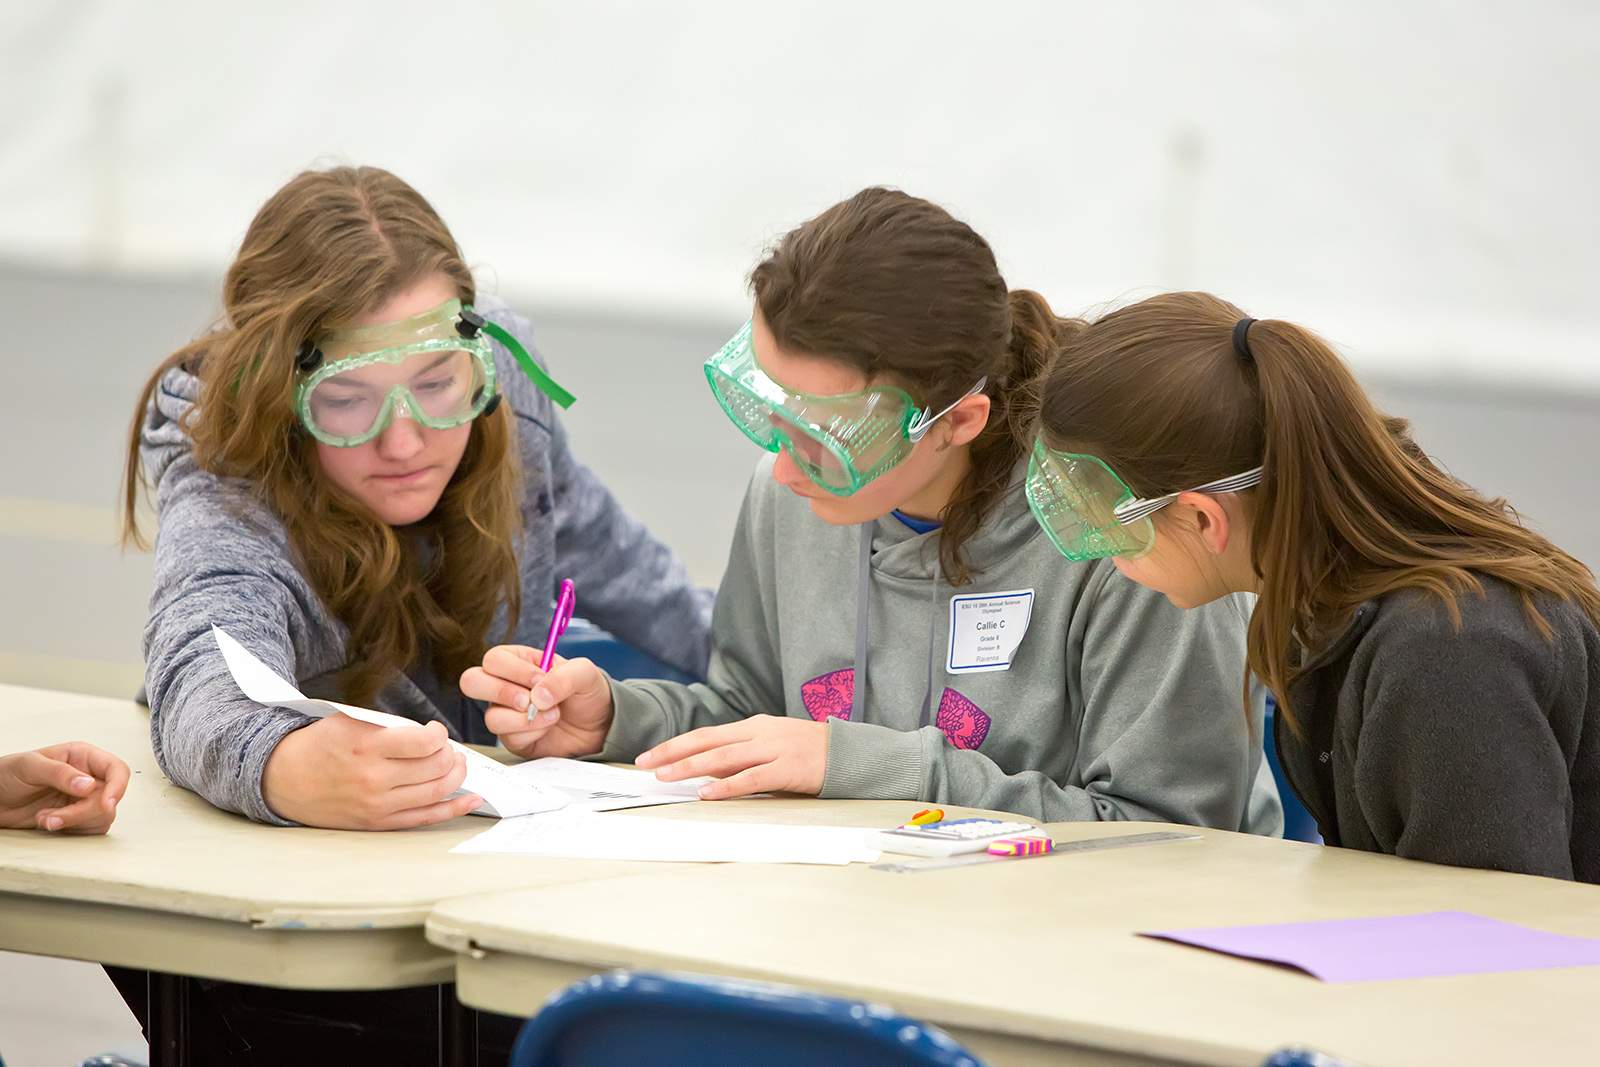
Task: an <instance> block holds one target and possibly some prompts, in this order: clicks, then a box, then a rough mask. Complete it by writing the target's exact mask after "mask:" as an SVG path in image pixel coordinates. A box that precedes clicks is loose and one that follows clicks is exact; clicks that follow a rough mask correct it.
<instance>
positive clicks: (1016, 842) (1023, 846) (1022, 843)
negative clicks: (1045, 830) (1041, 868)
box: [989, 837, 1056, 856]
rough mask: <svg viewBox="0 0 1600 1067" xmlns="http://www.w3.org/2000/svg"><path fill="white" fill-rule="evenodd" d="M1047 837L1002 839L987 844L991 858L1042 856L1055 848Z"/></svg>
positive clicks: (1053, 843)
mask: <svg viewBox="0 0 1600 1067" xmlns="http://www.w3.org/2000/svg"><path fill="white" fill-rule="evenodd" d="M1055 844H1056V843H1055V842H1054V841H1052V840H1050V839H1049V838H1048V837H1002V838H1001V839H1000V840H998V841H991V842H990V843H989V855H991V856H1042V855H1044V854H1045V853H1046V852H1049V851H1050V850H1051V849H1053V848H1055Z"/></svg>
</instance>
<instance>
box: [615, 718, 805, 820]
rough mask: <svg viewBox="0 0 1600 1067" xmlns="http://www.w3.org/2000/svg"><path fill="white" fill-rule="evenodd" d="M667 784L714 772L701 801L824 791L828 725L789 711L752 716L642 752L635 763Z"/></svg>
mask: <svg viewBox="0 0 1600 1067" xmlns="http://www.w3.org/2000/svg"><path fill="white" fill-rule="evenodd" d="M634 762H635V763H637V764H638V765H639V766H640V767H643V768H644V769H646V770H654V771H655V772H656V778H658V779H659V780H661V781H663V782H680V781H682V780H683V779H685V778H697V777H699V776H700V775H703V774H708V775H710V776H711V777H713V778H716V779H718V780H717V781H715V782H707V783H706V784H705V785H703V786H701V787H700V799H701V800H727V799H729V798H730V797H742V796H747V795H748V794H750V793H770V792H780V793H811V794H816V793H820V792H822V779H823V776H824V775H825V774H826V773H827V770H828V724H827V723H825V722H812V721H810V720H809V719H794V718H790V717H788V716H786V715H752V716H750V718H748V719H742V720H740V721H739V722H730V723H723V724H722V725H721V726H703V727H701V728H700V729H698V730H690V731H689V732H688V733H686V734H681V735H679V736H678V737H674V738H673V739H672V740H670V741H666V742H663V743H662V744H659V745H657V746H656V747H655V748H652V749H651V750H650V751H648V752H645V753H642V754H641V755H640V756H639V758H638V759H637V760H635V761H634Z"/></svg>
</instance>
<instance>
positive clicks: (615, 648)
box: [557, 618, 702, 685]
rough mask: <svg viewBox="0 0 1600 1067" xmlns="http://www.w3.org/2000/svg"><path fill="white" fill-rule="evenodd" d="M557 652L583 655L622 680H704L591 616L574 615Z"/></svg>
mask: <svg viewBox="0 0 1600 1067" xmlns="http://www.w3.org/2000/svg"><path fill="white" fill-rule="evenodd" d="M557 651H559V652H560V653H561V655H563V656H565V657H566V658H567V659H576V658H577V657H579V656H582V657H583V658H584V659H590V660H593V661H594V662H595V665H596V666H598V667H599V668H600V669H601V670H603V671H605V672H606V673H607V674H609V675H611V677H613V678H616V679H618V680H621V679H623V678H665V679H667V680H669V681H673V682H683V683H684V684H685V685H687V684H688V683H690V682H698V681H701V680H702V679H700V678H695V677H693V676H691V675H689V674H687V673H685V672H683V671H680V670H679V669H678V668H676V667H672V666H668V665H667V664H665V663H662V662H661V661H660V660H658V659H656V658H655V657H654V656H651V655H648V654H647V653H644V652H640V651H639V650H638V649H636V648H633V647H631V646H629V645H625V644H623V643H622V642H621V641H619V640H617V639H616V638H615V637H612V636H611V635H610V634H608V633H607V632H606V631H604V630H602V629H600V627H598V626H596V625H595V624H594V623H592V622H590V621H589V620H588V619H583V618H574V619H573V620H572V622H570V623H568V624H567V632H566V633H565V634H563V635H562V637H561V644H560V645H559V646H558V648H557Z"/></svg>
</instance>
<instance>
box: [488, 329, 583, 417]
mask: <svg viewBox="0 0 1600 1067" xmlns="http://www.w3.org/2000/svg"><path fill="white" fill-rule="evenodd" d="M461 310H462V319H463V320H464V321H467V322H471V321H472V320H471V319H467V314H468V313H469V312H470V311H471V309H470V308H462V309H461ZM473 317H474V318H476V319H477V320H478V321H477V322H475V323H473V325H475V326H478V327H479V328H480V329H482V330H483V332H484V333H486V334H488V335H489V336H490V337H493V338H494V339H495V340H496V341H499V342H500V343H501V344H502V345H504V346H505V349H506V351H507V352H510V353H511V356H512V358H513V359H515V360H516V361H517V366H519V367H521V368H522V373H523V374H526V375H527V376H528V380H529V381H531V382H532V383H533V384H534V385H536V386H538V387H539V391H540V392H541V393H543V394H544V395H545V396H547V397H549V398H550V399H551V400H552V401H554V402H555V403H557V404H560V405H561V406H562V407H563V408H570V407H571V406H572V402H573V401H574V400H576V399H578V398H577V397H575V396H573V395H572V394H571V393H569V392H567V391H566V390H565V389H563V388H562V387H561V385H560V383H558V382H557V381H556V380H555V379H554V378H552V377H550V375H549V374H547V373H545V369H544V368H543V367H541V366H539V364H537V363H535V362H534V359H533V357H532V356H530V355H529V354H528V350H527V349H526V348H523V347H522V342H521V341H519V340H517V339H516V338H515V337H514V336H512V334H511V331H510V330H507V329H506V328H505V327H504V326H501V325H500V324H499V323H498V322H492V321H490V320H489V319H486V318H483V317H481V316H478V315H476V314H474V316H473Z"/></svg>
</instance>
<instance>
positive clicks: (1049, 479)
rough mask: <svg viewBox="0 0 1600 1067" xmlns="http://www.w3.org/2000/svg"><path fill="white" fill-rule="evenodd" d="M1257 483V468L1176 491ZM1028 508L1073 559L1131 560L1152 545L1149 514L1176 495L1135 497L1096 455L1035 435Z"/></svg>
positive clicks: (1219, 489) (1233, 489)
mask: <svg viewBox="0 0 1600 1067" xmlns="http://www.w3.org/2000/svg"><path fill="white" fill-rule="evenodd" d="M1260 482H1261V468H1260V467H1256V468H1255V469H1254V470H1248V471H1245V472H1244V473H1243V474H1235V475H1232V476H1230V477H1227V478H1219V479H1217V480H1216V481H1214V482H1207V483H1206V484H1205V485H1197V486H1195V487H1194V488H1193V489H1185V490H1182V491H1181V492H1188V493H1234V492H1238V491H1239V490H1241V489H1248V488H1250V487H1251V486H1253V485H1258V484H1260ZM1027 493H1028V506H1029V507H1030V508H1032V509H1033V516H1034V518H1036V519H1038V520H1039V525H1040V526H1042V527H1044V532H1045V533H1046V534H1048V535H1049V536H1050V540H1051V541H1053V542H1054V543H1055V546H1056V548H1058V549H1060V550H1061V554H1062V555H1063V556H1066V557H1067V558H1068V559H1070V560H1073V561H1074V562H1078V563H1082V562H1084V561H1085V560H1091V559H1103V558H1105V557H1107V556H1123V557H1125V558H1129V559H1134V558H1137V557H1139V556H1142V555H1144V554H1145V553H1146V552H1149V551H1150V549H1151V547H1153V546H1154V545H1155V540H1156V531H1155V525H1154V524H1153V523H1152V522H1151V521H1150V516H1151V515H1152V514H1154V513H1155V512H1157V511H1159V510H1161V509H1162V508H1164V507H1166V506H1167V505H1168V504H1170V503H1172V502H1173V501H1174V500H1176V499H1177V498H1178V496H1179V493H1167V494H1166V495H1164V496H1157V497H1148V498H1140V497H1136V496H1134V495H1133V490H1131V489H1129V488H1128V486H1127V484H1126V483H1124V482H1123V480H1122V479H1121V478H1118V477H1117V476H1116V473H1115V472H1113V471H1112V469H1111V468H1110V467H1108V466H1106V464H1105V461H1103V460H1101V459H1100V458H1099V457H1097V456H1089V455H1081V454H1078V453H1075V452H1057V451H1056V450H1054V449H1053V448H1050V447H1049V446H1048V445H1046V444H1045V443H1044V438H1043V437H1040V438H1038V439H1037V440H1035V441H1034V444H1033V456H1032V458H1031V459H1029V461H1028V483H1027Z"/></svg>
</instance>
